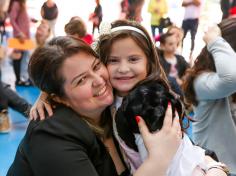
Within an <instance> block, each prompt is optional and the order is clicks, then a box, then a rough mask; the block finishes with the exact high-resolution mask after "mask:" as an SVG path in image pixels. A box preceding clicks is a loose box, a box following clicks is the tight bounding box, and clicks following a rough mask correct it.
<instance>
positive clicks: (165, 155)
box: [135, 105, 182, 176]
mask: <svg viewBox="0 0 236 176" xmlns="http://www.w3.org/2000/svg"><path fill="white" fill-rule="evenodd" d="M136 120H137V122H138V126H139V130H140V133H141V135H142V137H143V140H144V144H145V146H146V149H147V151H148V158H147V159H146V160H145V161H144V163H143V164H142V165H141V166H140V168H139V169H138V170H137V172H136V173H135V176H138V175H145V176H148V175H166V171H167V168H168V167H169V164H170V162H171V161H172V159H173V158H174V156H175V153H176V152H177V150H178V148H179V145H180V142H181V139H182V132H181V127H180V123H179V117H178V115H177V113H176V116H175V118H174V119H173V120H172V111H171V105H168V108H167V110H166V115H165V119H164V122H163V127H162V129H161V130H160V131H158V132H155V133H150V132H149V130H148V128H147V126H146V124H145V122H144V120H143V119H142V118H141V117H139V116H138V117H136ZM160 161H161V162H160Z"/></svg>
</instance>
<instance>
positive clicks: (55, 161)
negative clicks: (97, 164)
mask: <svg viewBox="0 0 236 176" xmlns="http://www.w3.org/2000/svg"><path fill="white" fill-rule="evenodd" d="M29 147H30V152H31V153H30V158H29V159H30V160H31V164H32V168H33V170H34V172H36V175H40V176H41V175H43V176H52V175H56V176H65V175H66V176H76V175H78V176H97V175H98V174H97V172H96V170H95V168H94V166H93V164H92V163H91V161H90V159H89V157H88V155H87V150H86V149H85V148H84V147H83V145H82V144H81V145H80V144H76V143H75V142H73V141H68V140H64V139H63V138H60V137H56V136H52V135H48V134H46V133H45V134H40V133H38V134H36V135H34V136H33V139H32V141H31V142H30V144H29Z"/></svg>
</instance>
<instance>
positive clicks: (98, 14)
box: [89, 0, 103, 34]
mask: <svg viewBox="0 0 236 176" xmlns="http://www.w3.org/2000/svg"><path fill="white" fill-rule="evenodd" d="M102 16H103V15H102V6H101V4H100V0H96V7H95V9H94V12H93V13H91V14H90V16H89V20H90V21H92V23H93V31H92V34H94V31H95V29H96V28H97V29H98V28H99V26H100V23H101V21H102Z"/></svg>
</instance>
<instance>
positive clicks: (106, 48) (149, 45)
mask: <svg viewBox="0 0 236 176" xmlns="http://www.w3.org/2000/svg"><path fill="white" fill-rule="evenodd" d="M100 32H101V34H100V38H99V40H98V45H97V47H96V50H97V52H98V54H99V55H100V58H101V59H102V61H103V62H104V63H105V64H106V66H107V69H108V72H109V75H110V82H111V84H112V87H113V88H114V93H115V96H116V98H115V102H114V105H113V106H111V110H112V114H113V117H115V112H116V110H117V109H118V108H119V106H120V105H121V103H122V98H123V97H125V96H126V95H128V93H129V92H130V91H131V90H132V89H133V88H134V87H135V86H136V85H137V84H138V83H141V82H142V81H144V80H145V81H146V80H155V79H159V80H162V81H163V82H165V83H166V82H167V80H166V76H165V73H164V71H163V69H162V67H161V66H160V63H159V60H158V55H157V52H156V48H155V46H154V44H153V42H152V39H151V37H150V36H149V35H148V33H147V31H146V30H145V29H144V28H143V27H142V26H141V25H140V24H139V23H135V22H128V21H116V22H114V23H112V24H106V25H102V26H101V27H100ZM166 84H167V83H166ZM167 85H168V84H167ZM41 103H42V102H41ZM38 106H39V105H38ZM40 106H42V104H41V105H40ZM47 106H48V105H47ZM40 111H42V110H40ZM35 113H36V111H32V114H35ZM50 113H51V112H50ZM113 128H114V134H115V137H116V138H117V140H118V142H119V143H120V144H121V143H122V141H121V139H120V137H119V136H118V134H117V130H116V124H115V121H114V120H113ZM121 148H122V149H124V148H123V147H122V145H121ZM124 152H125V150H124ZM126 154H128V153H126ZM126 159H127V160H126V161H127V164H130V163H129V160H128V158H127V157H126ZM186 168H187V169H188V166H187V165H186ZM220 168H221V167H220ZM130 169H131V171H132V172H134V171H135V168H134V167H132V166H130ZM211 172H213V170H211ZM216 172H217V173H221V174H222V175H225V173H224V172H222V171H221V170H220V169H218V170H216V171H215V172H214V174H215V173H216ZM209 174H210V173H209Z"/></svg>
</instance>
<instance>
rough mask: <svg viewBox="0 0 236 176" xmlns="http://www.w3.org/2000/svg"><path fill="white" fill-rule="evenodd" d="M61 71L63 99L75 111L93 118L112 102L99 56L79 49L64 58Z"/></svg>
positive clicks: (109, 87) (109, 86)
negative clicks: (77, 51) (63, 80)
mask: <svg viewBox="0 0 236 176" xmlns="http://www.w3.org/2000/svg"><path fill="white" fill-rule="evenodd" d="M61 73H62V75H63V77H64V78H65V83H64V90H65V94H66V98H65V101H66V102H67V104H69V106H70V107H72V109H74V110H75V111H77V112H78V113H79V114H81V115H84V116H87V117H90V118H97V117H98V116H100V115H101V112H102V111H103V110H104V109H105V108H106V107H107V106H109V105H110V104H112V102H113V94H112V87H111V84H110V82H109V76H108V72H107V69H106V67H105V66H104V65H103V64H102V63H101V61H100V60H99V59H97V58H95V57H94V56H92V55H89V54H86V53H84V52H79V53H78V54H75V55H73V56H71V57H69V58H67V59H66V60H65V62H64V64H63V66H62V69H61ZM94 120H95V119H94Z"/></svg>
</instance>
